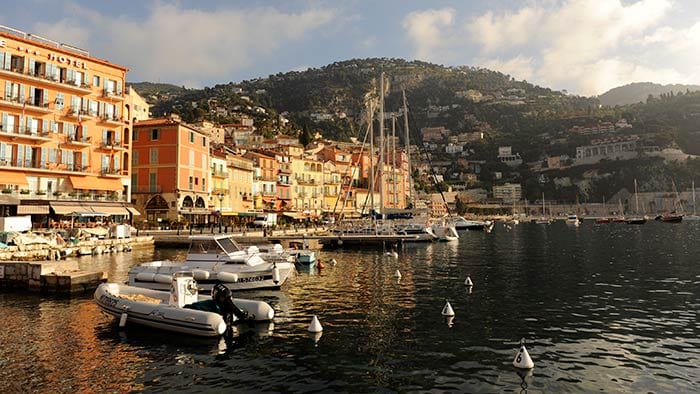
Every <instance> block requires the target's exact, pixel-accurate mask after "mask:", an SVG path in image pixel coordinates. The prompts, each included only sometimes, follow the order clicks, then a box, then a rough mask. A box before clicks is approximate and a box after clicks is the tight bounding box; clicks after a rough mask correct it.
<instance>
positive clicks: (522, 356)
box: [513, 338, 535, 369]
mask: <svg viewBox="0 0 700 394" xmlns="http://www.w3.org/2000/svg"><path fill="white" fill-rule="evenodd" d="M513 366H514V367H515V368H520V369H532V368H535V363H533V362H532V358H530V354H529V353H528V352H527V349H525V338H523V339H521V340H520V349H519V350H518V353H516V354H515V358H513Z"/></svg>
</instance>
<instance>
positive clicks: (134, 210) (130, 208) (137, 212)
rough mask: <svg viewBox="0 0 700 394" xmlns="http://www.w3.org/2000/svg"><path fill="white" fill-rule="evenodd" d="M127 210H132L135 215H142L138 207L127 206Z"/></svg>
mask: <svg viewBox="0 0 700 394" xmlns="http://www.w3.org/2000/svg"><path fill="white" fill-rule="evenodd" d="M126 210H127V211H129V212H131V214H132V215H134V216H140V215H141V212H139V210H138V209H136V208H134V207H126Z"/></svg>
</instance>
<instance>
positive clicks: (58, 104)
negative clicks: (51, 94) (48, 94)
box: [56, 93, 64, 109]
mask: <svg viewBox="0 0 700 394" xmlns="http://www.w3.org/2000/svg"><path fill="white" fill-rule="evenodd" d="M63 100H64V96H63V93H56V109H63V105H64V104H63Z"/></svg>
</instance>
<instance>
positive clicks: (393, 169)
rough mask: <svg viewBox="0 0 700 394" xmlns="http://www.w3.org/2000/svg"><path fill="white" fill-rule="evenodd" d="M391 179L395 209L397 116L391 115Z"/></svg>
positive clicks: (396, 194) (396, 205)
mask: <svg viewBox="0 0 700 394" xmlns="http://www.w3.org/2000/svg"><path fill="white" fill-rule="evenodd" d="M391 179H392V181H393V191H394V204H393V207H394V208H398V201H397V200H398V193H397V191H396V114H395V113H392V114H391Z"/></svg>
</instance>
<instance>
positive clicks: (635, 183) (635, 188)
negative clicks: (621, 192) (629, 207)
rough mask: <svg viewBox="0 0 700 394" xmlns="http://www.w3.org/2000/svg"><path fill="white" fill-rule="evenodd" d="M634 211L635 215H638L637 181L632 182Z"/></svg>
mask: <svg viewBox="0 0 700 394" xmlns="http://www.w3.org/2000/svg"><path fill="white" fill-rule="evenodd" d="M634 209H635V211H636V212H635V213H636V214H637V215H639V197H638V196H637V180H636V179H635V180H634Z"/></svg>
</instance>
